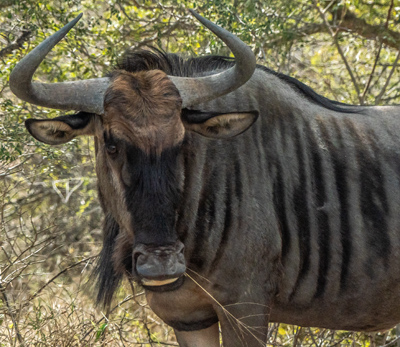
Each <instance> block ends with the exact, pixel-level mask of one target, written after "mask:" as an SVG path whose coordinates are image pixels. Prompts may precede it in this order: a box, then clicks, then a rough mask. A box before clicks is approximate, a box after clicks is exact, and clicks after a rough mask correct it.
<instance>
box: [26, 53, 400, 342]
mask: <svg viewBox="0 0 400 347" xmlns="http://www.w3.org/2000/svg"><path fill="white" fill-rule="evenodd" d="M232 65H233V62H232V61H230V60H229V59H225V58H221V57H207V58H197V59H191V60H188V61H185V60H183V59H181V58H179V57H177V56H175V55H165V54H162V53H157V54H151V53H145V52H142V53H136V54H133V55H127V57H126V59H125V60H124V62H123V63H122V65H121V66H119V69H118V70H117V71H116V72H114V73H113V74H112V76H110V82H108V80H107V83H109V85H108V87H107V89H106V91H105V95H104V110H103V108H102V107H99V106H96V110H97V109H101V110H103V111H104V114H102V115H100V116H99V115H95V114H91V113H81V114H78V115H73V116H68V117H67V118H56V119H55V120H52V121H47V120H46V121H29V122H27V127H28V129H29V131H30V132H31V133H32V134H33V135H34V136H35V137H36V138H38V139H40V140H42V141H44V142H48V143H53V144H54V143H62V142H66V141H68V140H69V139H71V138H73V137H74V136H77V135H81V134H90V135H93V136H94V137H95V142H96V158H97V160H96V161H97V169H96V170H97V175H98V178H99V196H100V201H101V203H102V207H103V210H104V212H105V215H106V221H105V226H104V246H103V250H102V252H101V255H100V260H99V265H98V268H97V272H96V274H97V277H98V287H99V295H98V301H100V302H104V303H109V302H110V300H111V299H112V295H113V292H114V290H115V289H116V287H117V286H118V283H119V281H120V279H121V278H122V276H123V275H124V274H125V273H128V274H129V276H132V277H133V278H134V279H137V280H138V281H139V282H140V281H141V283H142V284H143V285H144V287H145V289H146V293H147V298H148V302H149V305H150V307H151V308H152V309H153V310H154V312H155V313H156V314H158V315H159V316H160V317H161V318H162V319H163V320H164V321H165V322H167V323H168V324H169V325H171V326H172V327H173V328H174V329H175V331H176V333H177V338H178V341H179V343H180V345H181V346H196V345H197V346H218V345H219V340H218V325H217V324H216V323H217V322H218V321H219V322H220V324H221V328H222V338H223V342H224V345H225V346H229V347H230V346H243V345H247V346H257V345H259V344H260V342H261V343H262V341H264V340H265V338H266V333H267V324H268V322H271V321H277V322H285V323H290V324H298V325H302V326H319V327H327V328H333V329H348V330H365V331H374V330H382V329H387V328H390V327H391V326H393V325H395V324H396V323H397V322H399V321H400V307H399V306H400V305H399V304H398V302H400V288H399V286H400V285H399V279H400V272H399V270H398V269H399V268H400V266H399V265H400V264H399V263H400V254H399V249H400V248H399V236H400V235H399V234H400V230H399V223H400V221H399V215H400V214H399V212H400V194H399V192H400V180H399V178H400V164H399V163H400V158H399V156H400V149H399V136H398V134H399V130H400V129H399V128H400V122H399V116H400V115H399V108H398V107H357V106H350V105H344V104H340V103H337V102H333V101H329V100H327V99H325V98H323V97H321V96H319V95H317V94H316V93H315V92H313V91H312V90H311V89H309V88H308V87H306V86H304V85H302V84H301V83H300V82H298V81H296V80H293V79H291V78H289V77H287V76H283V75H279V74H276V73H273V72H272V71H269V70H268V69H266V68H263V67H261V66H258V67H257V68H256V70H255V72H254V74H252V76H251V78H250V79H249V80H248V81H247V82H246V83H245V84H243V85H242V86H240V87H238V88H237V89H235V90H234V91H232V92H230V93H227V94H225V95H222V96H219V97H218V98H215V99H213V100H211V101H209V99H207V100H206V101H205V102H202V103H197V104H194V105H188V106H186V107H183V109H182V110H181V104H182V100H181V98H180V96H182V95H184V94H185V93H186V94H187V91H184V92H183V91H182V90H180V89H179V88H176V85H174V83H173V82H172V81H175V80H174V79H173V78H172V77H171V76H178V77H185V76H195V77H199V76H210V75H213V74H215V73H217V72H221V71H225V70H227V69H229V68H231V67H232ZM179 81H182V80H179ZM102 83H105V82H104V81H102ZM179 83H181V82H179ZM179 83H178V84H179ZM91 107H92V106H91ZM253 122H254V123H253ZM250 125H251V126H250ZM246 129H247V130H246ZM241 132H242V133H241ZM233 135H237V136H233ZM183 247H184V248H183ZM185 267H186V276H180V275H181V274H182V273H183V271H184V270H182V268H183V269H184V268H185ZM175 277H176V278H177V277H179V278H178V279H176V278H175ZM164 281H167V282H164Z"/></svg>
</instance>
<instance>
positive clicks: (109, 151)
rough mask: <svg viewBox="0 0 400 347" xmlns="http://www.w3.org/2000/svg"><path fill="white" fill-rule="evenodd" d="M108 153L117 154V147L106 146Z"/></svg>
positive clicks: (112, 145)
mask: <svg viewBox="0 0 400 347" xmlns="http://www.w3.org/2000/svg"><path fill="white" fill-rule="evenodd" d="M106 151H107V153H108V154H116V153H117V146H116V145H114V144H108V145H106Z"/></svg>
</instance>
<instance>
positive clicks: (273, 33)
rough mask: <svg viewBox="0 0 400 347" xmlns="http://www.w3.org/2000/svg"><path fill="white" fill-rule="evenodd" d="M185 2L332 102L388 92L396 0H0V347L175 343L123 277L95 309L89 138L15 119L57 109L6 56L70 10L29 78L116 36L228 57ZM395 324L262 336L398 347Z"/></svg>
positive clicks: (75, 64)
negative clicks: (40, 99)
mask: <svg viewBox="0 0 400 347" xmlns="http://www.w3.org/2000/svg"><path fill="white" fill-rule="evenodd" d="M187 8H196V9H197V10H198V11H199V12H200V13H202V14H203V15H204V16H205V17H207V18H209V19H210V20H212V21H214V22H216V23H218V24H220V25H221V26H223V27H225V28H226V29H228V30H230V31H232V32H234V33H236V34H237V35H238V36H239V37H240V38H242V40H243V41H245V42H247V43H248V44H249V45H250V46H251V47H252V49H253V50H254V52H255V54H256V55H257V58H258V60H259V62H260V63H262V64H265V65H267V66H269V67H270V68H272V69H274V70H276V71H280V72H282V73H285V74H289V75H291V76H293V77H296V78H298V79H299V80H301V81H303V82H304V83H306V84H308V85H310V86H311V87H312V88H314V89H315V90H316V91H317V92H319V93H320V94H322V95H324V96H327V97H329V98H331V99H334V100H338V101H342V102H347V103H356V104H377V105H387V104H394V103H399V97H400V89H399V84H400V73H399V68H398V61H399V57H400V50H399V48H400V30H399V21H400V3H399V2H398V0H396V1H395V0H333V1H329V0H328V1H326V0H322V1H318V0H263V1H255V0H247V1H237V0H216V1H198V2H196V1H187V0H161V1H156V0H153V1H151V0H147V1H146V0H108V1H93V0H85V1H79V0H49V1H44V0H43V2H38V1H37V0H0V118H1V122H0V346H30V345H32V346H154V345H158V344H159V345H176V342H175V340H174V336H173V333H172V331H171V329H170V328H168V327H167V326H165V325H163V324H162V323H161V322H160V321H159V320H158V319H157V318H156V317H154V316H153V315H152V314H151V312H150V310H149V309H148V308H147V307H146V304H145V301H144V298H143V295H142V290H141V289H140V288H136V287H135V286H134V285H133V284H131V283H124V285H123V286H122V287H121V289H120V290H119V292H118V295H117V298H116V300H115V302H114V305H115V306H113V307H110V308H109V309H108V310H102V309H101V308H96V307H95V306H94V301H93V294H92V290H91V288H90V285H88V284H86V283H87V280H88V278H89V273H90V269H91V267H92V264H93V261H94V260H95V257H96V255H97V253H98V252H99V250H100V247H101V224H102V216H101V211H100V208H99V205H98V202H97V198H96V180H95V176H94V159H93V149H92V147H93V144H92V142H91V140H90V139H80V140H74V141H72V142H71V143H69V144H67V145H63V146H59V147H50V146H46V145H43V144H40V143H38V142H36V141H34V140H33V139H32V138H31V137H30V136H28V134H27V132H26V131H25V128H24V125H23V122H24V120H25V119H27V118H30V117H35V118H42V117H43V118H47V117H54V116H57V115H59V114H60V112H58V111H56V110H49V109H44V108H40V107H36V106H33V105H29V104H27V103H24V102H21V101H20V100H18V99H16V98H15V97H14V96H13V95H12V94H11V92H10V90H9V83H8V78H9V74H10V71H11V70H12V69H13V67H14V66H15V64H16V63H17V62H18V61H19V60H20V59H21V58H22V57H23V56H25V55H26V54H27V53H28V52H29V51H30V50H31V49H32V48H33V47H35V46H36V45H37V44H38V43H39V42H41V41H42V40H43V39H44V38H45V37H47V36H49V35H50V34H51V33H53V32H54V31H56V30H57V29H59V28H60V27H61V26H63V25H64V24H65V23H67V22H68V21H69V20H71V19H72V18H74V17H75V16H76V15H77V14H78V13H80V12H83V13H84V17H83V19H82V20H81V21H80V22H79V23H78V25H77V26H76V27H75V28H74V29H73V30H72V31H71V32H70V33H69V35H68V37H67V38H66V39H65V40H63V41H62V42H61V43H60V44H58V45H57V47H56V48H55V49H54V50H53V52H52V53H51V54H49V56H48V58H47V59H46V61H45V62H44V63H42V64H41V65H40V67H39V70H38V72H37V73H36V75H35V78H36V79H37V80H41V81H49V82H55V81H65V80H71V79H84V78H91V77H96V76H99V77H100V76H103V75H104V74H105V73H106V72H107V71H109V70H110V69H111V68H112V66H113V65H114V64H115V62H116V60H117V59H118V57H119V56H120V55H121V54H122V53H123V52H124V50H125V49H126V48H128V47H131V46H133V47H136V48H139V47H144V46H146V45H152V46H156V47H160V48H162V49H164V50H166V51H170V52H180V53H181V54H183V55H204V54H209V53H217V54H229V51H227V49H226V48H225V47H224V46H223V45H222V43H221V42H220V41H219V40H217V39H215V38H214V37H213V36H212V35H211V34H210V33H209V32H208V31H207V30H206V29H204V28H203V27H201V26H200V25H199V23H198V22H196V21H195V20H194V19H193V18H192V17H191V16H189V15H188V12H187V11H186V9H187ZM396 336H397V334H396V330H395V329H393V330H392V331H390V332H387V333H385V334H377V335H363V334H354V333H348V332H334V331H328V330H319V329H308V328H298V327H293V326H287V325H282V324H281V325H278V324H271V329H270V335H269V343H270V345H273V346H296V345H297V346H301V345H302V346H334V345H336V346H338V345H343V346H346V345H353V346H358V345H363V346H369V345H371V346H374V345H386V346H389V345H390V346H392V345H393V346H394V345H396V344H397V342H398V341H397V337H396Z"/></svg>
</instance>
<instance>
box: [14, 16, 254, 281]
mask: <svg viewBox="0 0 400 347" xmlns="http://www.w3.org/2000/svg"><path fill="white" fill-rule="evenodd" d="M194 15H195V16H196V18H198V19H199V20H200V21H201V22H202V23H203V24H204V25H206V26H207V27H208V28H210V29H211V30H212V31H213V32H214V33H216V34H217V35H218V36H219V37H220V38H221V39H222V40H223V41H224V42H226V43H227V44H228V46H229V47H230V48H231V50H232V51H233V53H234V54H235V57H236V65H235V66H234V67H232V68H230V69H228V70H226V71H223V72H221V73H219V74H213V75H210V76H206V77H201V78H183V77H176V76H168V75H167V74H166V73H165V72H163V71H161V70H149V71H139V72H128V71H123V70H116V71H114V72H113V73H112V74H111V75H110V76H109V77H106V78H99V79H92V80H86V81H77V82H68V83H54V84H43V83H32V82H31V78H32V76H33V73H34V71H35V70H36V68H37V67H38V65H39V64H40V62H41V61H42V60H43V59H44V57H45V56H46V54H47V53H48V52H49V51H50V50H51V48H52V47H54V45H55V44H56V43H57V42H58V41H59V40H60V39H61V38H62V37H63V36H65V35H66V33H67V32H68V31H69V30H70V29H71V28H72V27H73V25H75V23H76V22H77V21H78V20H79V18H80V17H78V18H76V19H75V20H73V21H72V22H70V23H69V24H67V25H66V26H65V27H64V28H62V29H61V30H59V31H58V32H57V33H55V34H54V35H53V36H51V37H49V38H48V39H46V40H45V41H44V42H43V43H42V44H40V45H39V46H38V47H37V48H36V49H34V50H33V51H32V52H31V53H30V54H28V56H27V57H25V58H24V59H23V60H22V61H21V62H20V63H19V64H18V65H17V66H16V68H15V69H14V71H13V73H12V75H11V77H10V85H11V89H12V90H13V92H14V93H15V94H16V95H17V96H19V97H20V98H22V99H24V100H26V101H28V102H31V103H35V104H38V105H42V106H47V107H53V108H59V109H78V110H81V112H80V113H78V114H75V115H69V116H62V117H57V118H55V119H52V120H34V119H29V120H27V121H26V126H27V128H28V130H29V132H30V133H31V134H32V135H33V136H34V137H35V138H36V139H38V140H39V141H42V142H45V143H48V144H62V143H65V142H67V141H70V140H71V139H73V138H74V137H76V136H78V135H92V136H94V138H95V146H96V162H97V164H96V171H97V176H98V181H99V195H100V200H101V202H102V206H103V209H104V212H105V214H106V216H107V218H108V220H109V221H110V220H111V222H110V223H111V224H114V225H117V226H118V233H117V235H115V237H116V240H115V244H114V245H113V250H112V258H113V264H114V268H115V270H116V271H120V272H123V271H126V270H127V269H128V270H129V271H130V272H131V274H132V275H133V277H135V278H136V279H137V280H140V281H141V282H142V283H143V284H144V285H147V286H164V285H166V284H169V283H173V282H175V281H176V279H178V278H180V276H181V275H182V274H183V273H184V272H185V270H186V265H185V259H184V255H183V250H184V245H183V244H182V242H181V241H180V240H179V239H178V235H177V232H176V230H175V220H176V209H177V206H178V203H179V198H180V192H181V188H182V182H183V170H182V167H181V165H182V163H181V161H180V160H179V158H180V157H179V153H180V146H181V144H182V142H183V140H184V137H185V134H186V132H187V131H195V132H198V133H201V134H202V135H205V136H209V137H218V138H226V137H231V136H234V135H237V134H239V133H241V132H243V131H244V130H246V129H247V128H248V127H249V126H250V125H251V124H252V123H253V122H254V120H255V118H256V116H255V114H253V113H230V114H218V113H217V114H213V115H210V114H209V113H208V114H204V115H201V114H199V113H197V114H195V116H193V117H190V116H186V117H183V116H182V109H183V108H185V107H188V106H191V105H194V104H198V103H201V102H205V101H209V100H212V99H214V98H217V97H219V96H222V95H225V94H227V93H229V92H231V91H232V90H235V89H237V88H238V87H240V86H241V85H243V84H244V83H245V82H246V81H247V80H248V79H249V78H250V77H251V76H252V74H253V72H254V69H255V58H254V55H253V54H252V52H251V50H250V49H249V48H248V47H247V46H246V45H245V44H244V43H243V42H241V41H240V40H239V39H237V38H236V37H235V36H233V35H232V34H230V33H229V32H227V31H225V30H223V29H221V28H219V27H217V26H216V25H215V24H213V23H211V22H209V21H207V20H205V19H204V18H202V17H200V16H199V15H197V14H196V13H194ZM127 253H128V254H129V259H128V260H127V257H126V254H127Z"/></svg>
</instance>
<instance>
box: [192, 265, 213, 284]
mask: <svg viewBox="0 0 400 347" xmlns="http://www.w3.org/2000/svg"><path fill="white" fill-rule="evenodd" d="M186 269H187V270H189V271H191V272H193V273H194V274H195V275H197V276H199V277H200V278H202V279H203V280H205V281H207V282H208V283H211V281H210V280H209V279H208V278H206V277H204V276H202V275H200V274H199V273H198V272H196V271H194V270H192V269H190V268H186Z"/></svg>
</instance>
